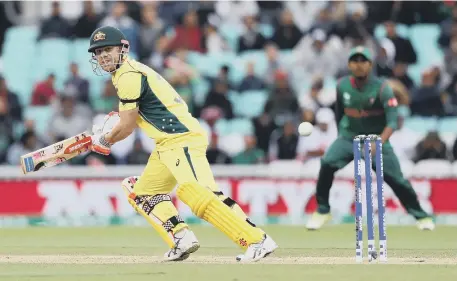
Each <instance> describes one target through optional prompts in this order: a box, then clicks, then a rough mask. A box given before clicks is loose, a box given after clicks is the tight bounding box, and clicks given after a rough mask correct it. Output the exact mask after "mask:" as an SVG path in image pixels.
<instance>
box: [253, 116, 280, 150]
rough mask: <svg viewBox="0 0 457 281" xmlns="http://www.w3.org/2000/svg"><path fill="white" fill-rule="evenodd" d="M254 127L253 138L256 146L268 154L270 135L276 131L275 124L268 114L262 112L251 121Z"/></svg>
mask: <svg viewBox="0 0 457 281" xmlns="http://www.w3.org/2000/svg"><path fill="white" fill-rule="evenodd" d="M252 123H253V125H254V132H255V137H256V139H257V146H258V147H259V148H260V149H261V150H262V151H263V152H264V153H265V154H267V153H268V146H269V144H270V138H271V134H272V133H273V131H274V130H276V129H277V128H276V124H275V122H274V120H273V118H271V116H270V115H268V113H266V112H264V113H262V115H260V116H259V117H256V118H254V119H253V120H252Z"/></svg>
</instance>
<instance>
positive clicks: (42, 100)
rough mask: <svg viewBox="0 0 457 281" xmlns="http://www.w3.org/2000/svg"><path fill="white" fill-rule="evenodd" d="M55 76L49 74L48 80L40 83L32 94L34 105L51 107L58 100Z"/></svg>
mask: <svg viewBox="0 0 457 281" xmlns="http://www.w3.org/2000/svg"><path fill="white" fill-rule="evenodd" d="M55 79H56V77H55V75H54V74H52V73H51V74H49V75H48V77H47V78H46V80H44V81H41V82H38V83H37V84H36V85H35V89H34V90H33V93H32V105H50V104H51V103H52V102H53V101H54V99H55V98H56V95H57V94H56V91H55V90H54V83H55Z"/></svg>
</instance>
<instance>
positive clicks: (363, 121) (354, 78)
mask: <svg viewBox="0 0 457 281" xmlns="http://www.w3.org/2000/svg"><path fill="white" fill-rule="evenodd" d="M348 67H349V70H350V72H351V75H348V76H345V77H343V78H341V79H340V80H339V82H338V84H337V101H336V121H337V123H338V138H337V139H336V140H335V141H334V142H333V143H332V145H331V146H330V147H329V148H328V150H327V151H326V153H325V154H324V156H323V157H322V159H321V168H320V171H319V177H318V181H317V186H316V199H317V204H318V209H317V211H316V212H315V213H314V214H313V216H312V217H311V219H310V221H308V223H307V225H306V227H307V228H308V229H310V230H316V229H319V228H321V227H322V226H323V225H324V224H325V223H326V222H328V221H329V220H330V219H331V215H330V204H329V193H330V188H331V186H332V183H333V178H334V174H335V172H337V171H338V170H340V169H342V168H343V167H345V166H346V165H347V164H348V163H349V162H351V161H352V160H353V159H354V155H353V151H352V140H353V138H354V137H355V136H357V135H370V134H376V135H380V136H381V139H382V143H383V145H382V156H383V160H384V180H385V182H386V183H387V184H388V185H389V186H390V187H391V188H392V190H393V191H394V193H395V195H396V196H397V197H398V199H399V200H400V202H401V203H402V205H403V206H404V207H405V209H406V211H407V212H408V213H409V214H411V215H412V216H414V218H416V220H417V226H418V228H419V229H421V230H433V229H434V228H435V225H434V222H433V220H432V218H431V217H430V216H429V215H428V214H427V213H426V212H425V211H424V210H423V209H422V207H421V206H420V204H419V201H418V199H417V195H416V193H415V191H414V189H413V188H412V186H411V183H410V182H409V181H408V180H407V179H406V178H405V177H404V176H403V173H402V171H401V169H400V163H399V161H398V158H397V156H396V155H395V153H394V150H393V148H392V145H391V144H390V142H389V138H390V136H391V135H392V133H393V132H394V130H395V129H396V128H397V126H398V123H397V122H398V119H397V118H398V113H397V106H398V102H397V99H396V98H395V96H394V93H393V91H392V88H391V87H390V86H389V85H388V83H387V81H386V80H384V79H381V78H378V77H376V76H374V75H373V74H371V68H372V55H371V53H370V51H369V50H368V48H365V47H363V46H358V47H356V48H354V49H352V50H351V52H350V55H349V62H348ZM372 149H373V150H374V149H375V146H374V145H373V146H372ZM373 155H375V153H373ZM374 168H375V161H373V169H374Z"/></svg>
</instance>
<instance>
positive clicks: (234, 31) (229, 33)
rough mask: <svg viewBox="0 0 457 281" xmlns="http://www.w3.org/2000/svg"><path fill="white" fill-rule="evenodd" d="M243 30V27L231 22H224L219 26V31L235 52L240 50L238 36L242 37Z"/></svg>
mask: <svg viewBox="0 0 457 281" xmlns="http://www.w3.org/2000/svg"><path fill="white" fill-rule="evenodd" d="M241 32H242V29H241V27H240V26H236V25H232V24H229V23H226V24H222V25H221V26H220V27H219V33H220V34H221V35H222V37H223V38H224V39H225V40H226V41H227V43H228V45H229V46H230V48H231V49H232V51H233V52H237V51H238V38H239V37H240V35H241Z"/></svg>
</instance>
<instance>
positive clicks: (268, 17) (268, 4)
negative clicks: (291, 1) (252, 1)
mask: <svg viewBox="0 0 457 281" xmlns="http://www.w3.org/2000/svg"><path fill="white" fill-rule="evenodd" d="M257 5H258V6H259V8H260V11H261V13H260V14H259V18H260V21H261V22H263V23H266V24H272V23H273V21H274V20H275V18H276V17H277V15H278V14H279V13H280V12H281V10H282V9H283V6H284V4H283V1H257Z"/></svg>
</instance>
